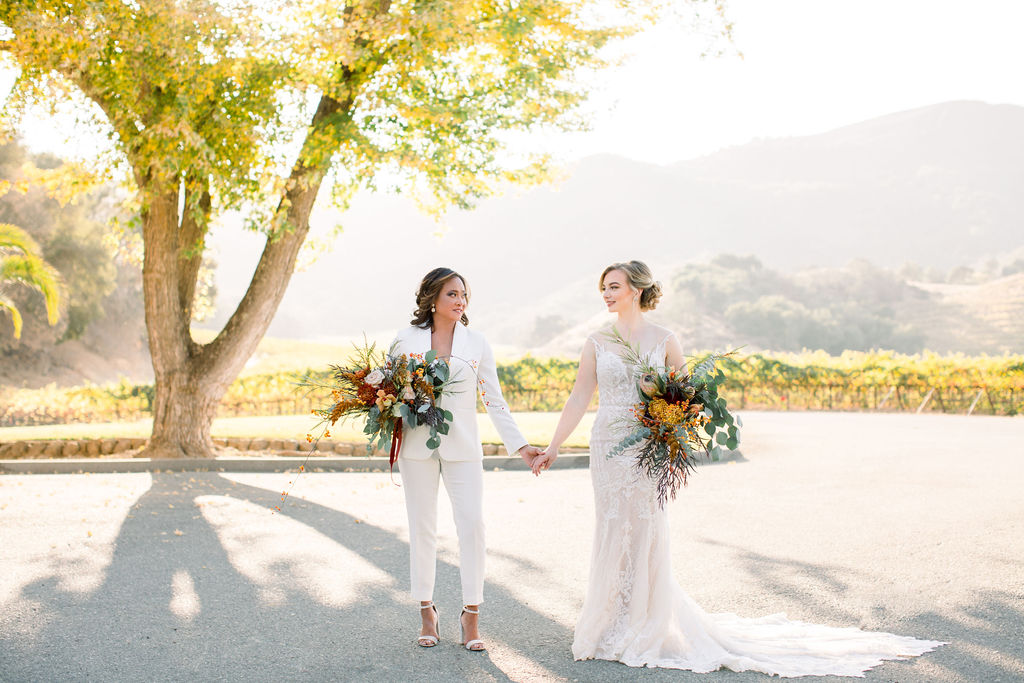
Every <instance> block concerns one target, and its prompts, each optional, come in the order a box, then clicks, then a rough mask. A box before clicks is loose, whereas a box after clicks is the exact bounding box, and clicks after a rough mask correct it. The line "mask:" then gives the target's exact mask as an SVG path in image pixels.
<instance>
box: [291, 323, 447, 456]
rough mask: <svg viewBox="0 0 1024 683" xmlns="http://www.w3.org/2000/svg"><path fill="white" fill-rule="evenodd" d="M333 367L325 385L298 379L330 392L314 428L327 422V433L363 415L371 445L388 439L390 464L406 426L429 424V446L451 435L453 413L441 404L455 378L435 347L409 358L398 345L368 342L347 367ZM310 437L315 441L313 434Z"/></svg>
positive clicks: (377, 445)
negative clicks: (383, 347) (385, 347)
mask: <svg viewBox="0 0 1024 683" xmlns="http://www.w3.org/2000/svg"><path fill="white" fill-rule="evenodd" d="M330 368H331V376H330V380H329V381H328V382H327V383H323V382H317V381H314V380H312V379H310V378H309V377H306V378H305V379H303V380H302V381H301V382H300V383H299V385H300V386H303V387H307V388H308V389H310V390H312V391H315V390H323V389H326V390H329V391H330V392H331V403H330V404H329V405H328V406H326V407H324V408H318V409H315V410H314V411H313V414H314V415H316V416H318V417H319V418H320V422H319V423H318V424H317V425H316V427H319V426H321V425H326V426H325V435H329V434H330V432H329V431H327V429H328V428H329V427H331V426H334V424H335V423H337V422H338V420H347V419H359V418H365V419H366V426H365V427H364V428H363V432H364V433H365V434H366V435H367V439H368V441H369V443H368V448H369V449H371V450H381V449H383V448H384V445H385V444H386V443H387V442H388V441H390V442H391V456H390V462H391V466H392V467H394V464H395V459H396V458H397V457H398V451H399V449H400V448H401V445H402V432H403V425H404V426H405V428H409V429H411V428H413V427H417V426H420V425H426V426H427V427H429V428H430V429H429V435H428V437H427V447H428V448H438V447H439V446H440V445H441V437H440V435H441V434H447V433H448V427H449V423H450V422H451V421H452V413H451V411H448V410H444V409H443V408H441V407H440V406H439V405H438V402H439V401H440V399H441V397H442V396H444V395H446V394H447V393H449V392H450V391H451V386H452V384H453V380H451V378H450V374H449V369H448V364H447V363H445V362H444V361H443V360H441V359H439V358H437V352H436V351H433V350H431V351H428V352H427V353H426V355H421V354H410V355H409V356H406V355H404V354H402V355H398V354H396V353H395V349H394V348H391V349H390V350H389V351H388V352H387V353H385V352H383V351H378V350H377V347H376V344H367V343H364V344H363V346H362V347H359V346H357V347H355V352H354V353H353V355H352V357H351V358H349V360H348V361H347V362H346V363H345V364H344V365H331V366H330ZM316 427H314V430H315V429H316ZM306 438H307V439H308V440H310V441H312V436H307V437H306Z"/></svg>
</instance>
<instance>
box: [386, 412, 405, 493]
mask: <svg viewBox="0 0 1024 683" xmlns="http://www.w3.org/2000/svg"><path fill="white" fill-rule="evenodd" d="M402 422H403V420H401V419H400V420H398V421H397V422H396V423H395V430H394V431H393V432H391V458H390V460H389V464H390V466H391V477H392V480H393V479H394V476H395V460H398V451H400V450H401V449H402Z"/></svg>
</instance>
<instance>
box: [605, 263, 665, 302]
mask: <svg viewBox="0 0 1024 683" xmlns="http://www.w3.org/2000/svg"><path fill="white" fill-rule="evenodd" d="M613 270H621V271H622V272H623V273H625V274H626V279H627V280H629V286H630V287H632V288H633V289H635V290H637V291H639V292H640V310H641V311H653V310H654V307H655V306H657V305H658V300H659V299H661V283H660V282H658V281H657V280H655V279H654V276H653V275H652V274H651V269H650V268H648V267H647V264H646V263H644V262H643V261H629V262H626V263H613V264H611V265H610V266H608V267H607V268H605V269H604V272H602V273H601V279H600V280H598V283H597V284H598V288H600V287H603V286H604V278H605V276H606V275H607V274H608V273H610V272H612V271H613Z"/></svg>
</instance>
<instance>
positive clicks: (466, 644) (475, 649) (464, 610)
mask: <svg viewBox="0 0 1024 683" xmlns="http://www.w3.org/2000/svg"><path fill="white" fill-rule="evenodd" d="M462 614H480V610H479V609H470V608H469V607H463V608H462ZM462 614H460V615H459V631H461V632H462V643H461V645H462V646H463V647H465V648H466V649H467V650H469V651H470V652H483V651H484V650H486V649H487V648H486V647H484V641H482V640H480V639H479V638H474V639H473V640H471V641H469V642H466V627H465V625H463V623H462ZM477 645H479V646H480V647H476V646H477Z"/></svg>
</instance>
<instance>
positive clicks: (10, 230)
mask: <svg viewBox="0 0 1024 683" xmlns="http://www.w3.org/2000/svg"><path fill="white" fill-rule="evenodd" d="M7 250H16V251H20V252H22V253H24V254H28V255H31V256H35V257H36V258H42V249H40V248H39V244H38V243H37V242H36V241H35V240H34V239H32V236H31V235H29V234H28V233H27V232H25V231H24V230H22V229H21V228H19V227H18V226H16V225H11V224H10V223H0V251H7Z"/></svg>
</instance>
